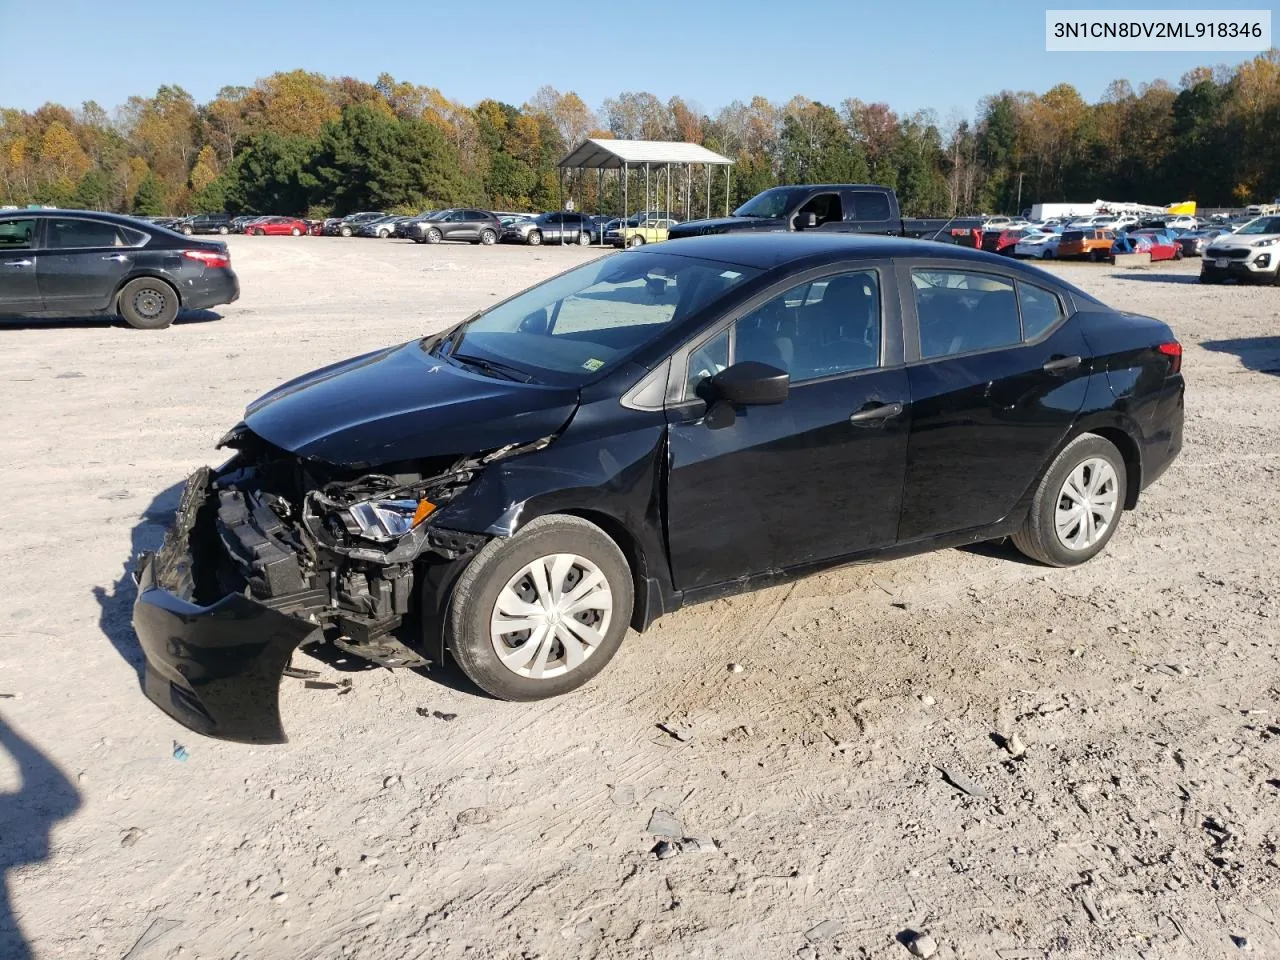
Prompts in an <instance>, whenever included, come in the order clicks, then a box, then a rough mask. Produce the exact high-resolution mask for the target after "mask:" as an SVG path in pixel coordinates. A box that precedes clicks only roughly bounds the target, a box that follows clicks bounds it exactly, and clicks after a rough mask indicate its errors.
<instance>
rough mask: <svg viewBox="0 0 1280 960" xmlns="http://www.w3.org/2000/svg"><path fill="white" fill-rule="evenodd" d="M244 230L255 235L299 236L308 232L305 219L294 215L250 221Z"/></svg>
mask: <svg viewBox="0 0 1280 960" xmlns="http://www.w3.org/2000/svg"><path fill="white" fill-rule="evenodd" d="M244 232H245V233H247V234H250V235H252V236H255V237H300V236H302V235H303V234H304V233H310V232H311V228H310V227H308V226H307V221H305V220H298V219H297V218H295V217H267V218H266V219H265V220H259V221H258V222H257V223H251V224H249V225H248V226H246V227H245V228H244Z"/></svg>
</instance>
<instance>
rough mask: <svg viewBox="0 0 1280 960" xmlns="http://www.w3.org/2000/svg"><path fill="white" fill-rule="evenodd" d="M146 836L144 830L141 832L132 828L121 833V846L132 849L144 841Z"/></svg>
mask: <svg viewBox="0 0 1280 960" xmlns="http://www.w3.org/2000/svg"><path fill="white" fill-rule="evenodd" d="M144 834H145V831H144V830H141V829H140V828H138V827H130V828H129V829H128V830H124V831H122V832H121V834H120V846H122V847H132V846H133V845H134V844H135V843H137V842H138V841H139V840H141V839H142V837H143V835H144Z"/></svg>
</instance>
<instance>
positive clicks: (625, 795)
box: [612, 783, 636, 807]
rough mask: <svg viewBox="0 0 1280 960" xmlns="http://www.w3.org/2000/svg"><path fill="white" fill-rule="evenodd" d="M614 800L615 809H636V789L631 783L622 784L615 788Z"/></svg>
mask: <svg viewBox="0 0 1280 960" xmlns="http://www.w3.org/2000/svg"><path fill="white" fill-rule="evenodd" d="M612 799H613V805H614V806H615V807H634V806H635V805H636V788H635V787H634V786H633V785H631V784H629V783H620V784H618V785H617V786H616V787H614V788H613V798H612Z"/></svg>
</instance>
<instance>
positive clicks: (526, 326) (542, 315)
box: [520, 307, 551, 334]
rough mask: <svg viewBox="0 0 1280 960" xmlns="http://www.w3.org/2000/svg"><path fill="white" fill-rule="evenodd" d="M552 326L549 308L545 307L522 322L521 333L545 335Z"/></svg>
mask: <svg viewBox="0 0 1280 960" xmlns="http://www.w3.org/2000/svg"><path fill="white" fill-rule="evenodd" d="M550 326H551V320H550V318H549V317H548V315H547V308H546V307H543V308H542V309H540V310H535V311H533V313H531V314H529V315H528V316H527V317H525V318H524V319H523V320H521V321H520V332H521V333H537V334H545V333H546V332H547V329H548V327H550Z"/></svg>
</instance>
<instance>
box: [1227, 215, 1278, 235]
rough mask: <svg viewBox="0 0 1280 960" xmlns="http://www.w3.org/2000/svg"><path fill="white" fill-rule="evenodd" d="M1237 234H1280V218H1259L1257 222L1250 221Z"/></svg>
mask: <svg viewBox="0 0 1280 960" xmlns="http://www.w3.org/2000/svg"><path fill="white" fill-rule="evenodd" d="M1236 233H1248V234H1256V233H1280V217H1259V218H1258V219H1257V220H1250V221H1249V222H1248V223H1246V224H1245V225H1244V226H1243V227H1241V228H1240V229H1239V230H1237V231H1236Z"/></svg>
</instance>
